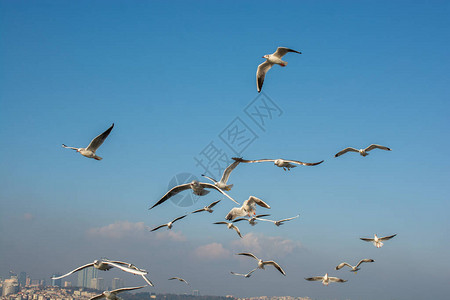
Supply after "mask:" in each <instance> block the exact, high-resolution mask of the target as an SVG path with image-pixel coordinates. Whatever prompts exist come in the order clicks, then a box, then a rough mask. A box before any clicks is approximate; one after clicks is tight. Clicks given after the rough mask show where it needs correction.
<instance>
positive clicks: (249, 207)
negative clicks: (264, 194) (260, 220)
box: [225, 196, 270, 220]
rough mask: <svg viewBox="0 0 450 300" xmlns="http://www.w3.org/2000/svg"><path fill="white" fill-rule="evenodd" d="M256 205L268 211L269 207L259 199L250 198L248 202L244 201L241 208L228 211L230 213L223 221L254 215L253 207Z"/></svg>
mask: <svg viewBox="0 0 450 300" xmlns="http://www.w3.org/2000/svg"><path fill="white" fill-rule="evenodd" d="M256 205H259V206H261V207H264V208H268V209H270V206H269V205H268V204H267V203H266V202H264V201H262V200H261V199H259V198H256V197H253V196H250V197H249V198H248V200H245V201H244V203H243V204H242V206H241V207H234V208H232V209H231V210H230V212H229V213H228V214H227V216H226V217H225V219H227V220H233V219H235V218H237V217H243V216H249V217H251V216H252V215H256V211H255V207H256Z"/></svg>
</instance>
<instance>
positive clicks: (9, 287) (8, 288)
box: [2, 276, 19, 296]
mask: <svg viewBox="0 0 450 300" xmlns="http://www.w3.org/2000/svg"><path fill="white" fill-rule="evenodd" d="M2 290H3V291H2V296H8V295H11V294H15V293H17V292H19V280H18V279H17V276H14V277H13V278H10V279H5V280H4V281H3V289H2Z"/></svg>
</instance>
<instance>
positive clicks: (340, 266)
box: [336, 258, 374, 274]
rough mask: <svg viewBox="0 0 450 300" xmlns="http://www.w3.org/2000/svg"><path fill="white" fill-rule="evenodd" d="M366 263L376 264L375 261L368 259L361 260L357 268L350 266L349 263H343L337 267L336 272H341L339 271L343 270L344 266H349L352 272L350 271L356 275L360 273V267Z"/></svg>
mask: <svg viewBox="0 0 450 300" xmlns="http://www.w3.org/2000/svg"><path fill="white" fill-rule="evenodd" d="M365 262H374V260H373V259H368V258H365V259H361V260H360V261H359V262H358V263H357V264H356V266H352V265H350V264H348V263H346V262H342V263H340V264H339V265H338V266H337V267H336V270H339V269H342V268H343V267H344V266H347V267H349V268H350V269H351V270H350V272H354V273H355V274H356V272H358V271H359V270H360V269H361V268H359V266H360V265H361V264H362V263H365Z"/></svg>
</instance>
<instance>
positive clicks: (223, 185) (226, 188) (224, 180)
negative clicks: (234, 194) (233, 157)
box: [202, 161, 240, 191]
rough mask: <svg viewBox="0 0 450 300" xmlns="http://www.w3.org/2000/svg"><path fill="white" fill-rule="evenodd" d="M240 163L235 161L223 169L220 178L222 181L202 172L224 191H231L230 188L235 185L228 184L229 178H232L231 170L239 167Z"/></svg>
mask: <svg viewBox="0 0 450 300" xmlns="http://www.w3.org/2000/svg"><path fill="white" fill-rule="evenodd" d="M239 163H240V162H239V161H234V162H233V163H231V164H230V165H229V166H228V167H227V168H226V169H225V171H223V174H222V178H221V179H220V181H217V180H215V179H214V178H211V177H208V176H206V175H203V174H202V176H203V177H205V178H208V179H209V180H211V181H212V182H214V185H215V186H217V187H218V188H219V189H221V190H224V191H229V190H231V188H232V187H233V185H232V184H227V182H228V178H230V175H231V172H232V171H233V170H234V169H235V168H236V167H237V165H238V164H239Z"/></svg>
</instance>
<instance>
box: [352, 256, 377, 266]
mask: <svg viewBox="0 0 450 300" xmlns="http://www.w3.org/2000/svg"><path fill="white" fill-rule="evenodd" d="M365 262H374V260H373V259H369V258H365V259H361V260H360V261H359V263H358V264H357V265H356V267H359V265H360V264H362V263H365Z"/></svg>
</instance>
